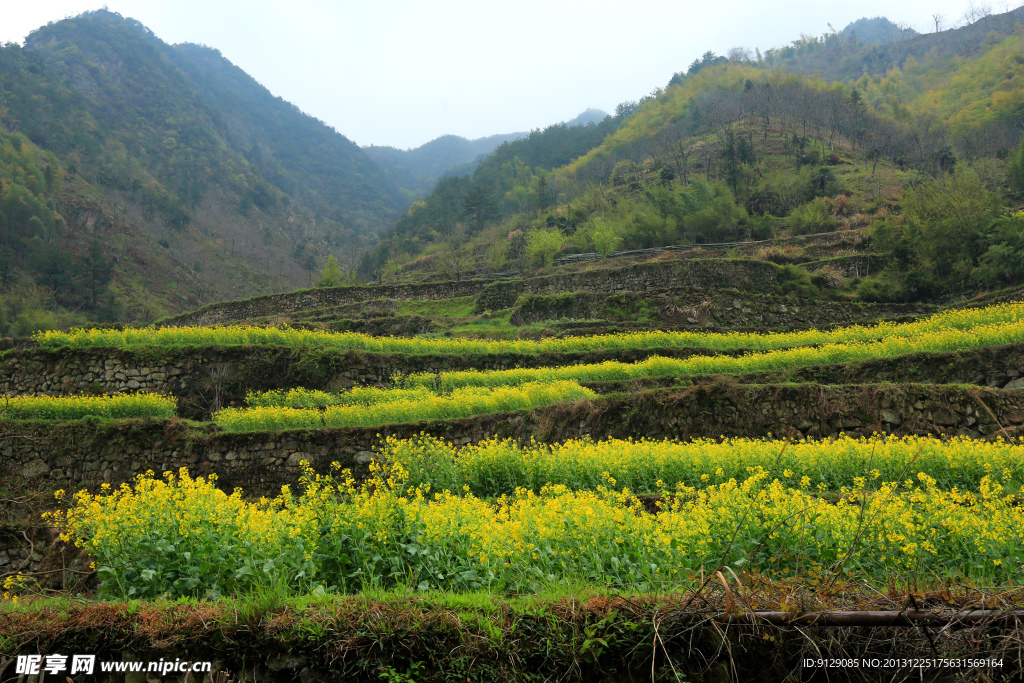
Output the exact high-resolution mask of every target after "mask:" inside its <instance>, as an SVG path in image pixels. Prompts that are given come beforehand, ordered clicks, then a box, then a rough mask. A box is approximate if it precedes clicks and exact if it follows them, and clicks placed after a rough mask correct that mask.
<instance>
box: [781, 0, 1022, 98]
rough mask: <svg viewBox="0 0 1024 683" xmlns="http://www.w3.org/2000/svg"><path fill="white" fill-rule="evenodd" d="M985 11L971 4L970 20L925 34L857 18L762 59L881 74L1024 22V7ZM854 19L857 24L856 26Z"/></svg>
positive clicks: (981, 43)
mask: <svg viewBox="0 0 1024 683" xmlns="http://www.w3.org/2000/svg"><path fill="white" fill-rule="evenodd" d="M988 12H989V10H988V9H987V8H981V6H976V5H972V6H971V9H970V10H969V17H970V18H971V19H973V21H971V22H970V23H967V24H965V25H963V26H959V27H956V28H951V29H948V30H940V31H935V32H932V33H923V34H918V33H916V32H915V31H913V30H912V29H907V30H903V31H902V32H901V31H900V29H899V27H898V26H896V25H895V24H893V23H892V22H890V21H889V20H888V19H885V18H876V19H861V20H859V21H856V22H854V23H853V24H850V25H849V26H847V27H846V28H845V29H843V31H841V32H831V33H826V34H824V35H822V36H820V37H817V36H807V35H801V37H800V39H799V40H794V41H793V42H792V43H791V44H790V45H785V46H783V47H781V48H771V49H768V50H765V51H764V53H763V54H762V56H761V61H762V63H763V65H764V66H767V67H769V68H773V69H777V68H785V69H786V70H787V71H789V72H791V73H800V74H806V75H812V74H815V73H818V74H820V75H821V76H822V77H823V78H825V79H827V80H830V81H848V80H853V79H858V78H860V77H861V76H863V75H864V74H867V75H869V76H884V75H885V74H886V73H887V72H888V71H890V70H891V69H892V68H893V67H898V68H902V67H903V66H904V64H906V63H907V60H910V59H912V60H914V62H917V63H920V62H923V61H925V60H928V59H932V58H934V57H942V58H944V59H957V58H968V57H971V56H973V55H976V54H978V53H979V52H982V51H984V50H985V49H987V47H988V46H989V45H991V44H993V43H997V42H1000V41H1001V40H1002V39H1003V38H1004V37H1006V36H1008V35H1011V34H1013V33H1014V32H1015V31H1016V30H1017V28H1016V27H1017V26H1018V25H1020V24H1022V23H1024V7H1018V8H1017V9H1014V10H1011V11H1009V12H1004V13H1002V14H990V13H988ZM864 22H866V23H864ZM858 25H860V26H861V28H860V29H857V28H854V27H856V26H858ZM940 25H941V24H940ZM862 31H864V34H863V35H862Z"/></svg>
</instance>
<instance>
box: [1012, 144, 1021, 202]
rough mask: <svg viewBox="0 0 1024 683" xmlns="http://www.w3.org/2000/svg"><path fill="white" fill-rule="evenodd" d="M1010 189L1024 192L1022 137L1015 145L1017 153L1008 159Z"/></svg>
mask: <svg viewBox="0 0 1024 683" xmlns="http://www.w3.org/2000/svg"><path fill="white" fill-rule="evenodd" d="M1010 189H1012V190H1013V191H1014V192H1024V139H1022V140H1021V141H1020V146H1019V147H1017V153H1016V154H1014V155H1013V158H1012V159H1010Z"/></svg>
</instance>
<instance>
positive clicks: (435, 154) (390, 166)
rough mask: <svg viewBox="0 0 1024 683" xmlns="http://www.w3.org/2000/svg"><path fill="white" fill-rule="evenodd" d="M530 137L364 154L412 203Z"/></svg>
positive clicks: (441, 142)
mask: <svg viewBox="0 0 1024 683" xmlns="http://www.w3.org/2000/svg"><path fill="white" fill-rule="evenodd" d="M606 116H608V114H606V113H605V112H603V111H601V110H600V109H587V110H586V111H583V112H581V113H580V114H579V115H578V116H576V117H574V118H572V119H570V120H569V121H563V122H562V123H563V124H564V125H566V126H585V125H587V124H589V123H600V122H601V121H603V120H604V119H605V117H606ZM527 135H529V133H503V134H499V135H489V136H487V137H484V138H477V139H476V140H467V139H466V138H463V137H460V136H458V135H442V136H441V137H439V138H437V139H435V140H431V141H430V142H428V143H426V144H424V145H420V146H419V147H416V148H415V149H397V148H395V147H386V146H377V145H370V146H369V147H364V148H363V151H364V152H366V154H367V156H369V157H370V158H371V159H373V160H374V161H375V162H377V164H378V165H379V166H380V167H381V168H383V169H384V171H385V172H386V173H387V174H388V176H389V177H390V178H391V179H392V180H393V181H394V182H395V184H397V185H398V187H399V188H400V189H401V190H402V192H403V193H405V195H406V196H408V197H409V198H410V199H421V198H423V197H424V196H426V195H427V194H430V192H431V190H433V189H434V185H435V184H436V183H437V181H438V179H440V178H441V176H443V175H469V174H471V173H473V171H475V170H476V167H477V166H478V165H479V163H480V162H481V161H482V160H483V159H484V157H486V156H487V155H488V154H490V153H491V152H493V151H494V149H495V148H496V147H497V146H498V145H500V144H502V143H503V142H511V141H513V140H518V139H519V138H524V137H526V136H527Z"/></svg>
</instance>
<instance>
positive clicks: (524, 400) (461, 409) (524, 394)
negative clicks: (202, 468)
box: [213, 381, 596, 432]
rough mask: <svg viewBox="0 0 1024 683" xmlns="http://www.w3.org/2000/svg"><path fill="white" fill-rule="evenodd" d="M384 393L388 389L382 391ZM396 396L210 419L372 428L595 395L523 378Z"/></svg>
mask: <svg viewBox="0 0 1024 683" xmlns="http://www.w3.org/2000/svg"><path fill="white" fill-rule="evenodd" d="M382 393H384V394H386V393H387V392H382ZM398 393H400V394H403V396H401V397H400V398H398V399H397V400H386V401H381V402H377V403H364V404H355V405H330V406H327V407H326V408H324V409H323V410H315V409H306V408H288V407H283V406H279V405H278V406H266V407H255V408H224V409H223V410H219V411H217V412H216V413H214V415H213V421H214V422H216V423H217V424H219V425H220V426H221V427H223V428H224V429H225V430H227V431H231V432H239V431H267V430H279V429H318V428H323V427H374V426H377V425H384V424H398V423H402V422H419V421H421V420H451V419H456V418H461V417H470V416H473V415H485V414H488V413H503V412H511V411H516V410H528V409H530V408H540V407H542V406H546V405H550V404H552V403H556V402H558V401H580V400H584V399H590V398H594V397H596V394H595V393H594V392H593V391H591V390H589V389H586V388H584V387H581V386H580V385H579V384H577V383H576V382H571V381H559V382H546V383H537V382H534V383H526V384H523V385H520V386H516V387H496V388H492V387H465V388H461V389H456V390H455V391H452V392H451V393H450V394H447V395H437V394H433V393H429V392H425V393H422V392H416V391H411V392H401V391H399V392H398Z"/></svg>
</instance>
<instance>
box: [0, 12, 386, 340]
mask: <svg viewBox="0 0 1024 683" xmlns="http://www.w3.org/2000/svg"><path fill="white" fill-rule="evenodd" d="M0 122H2V124H3V125H2V127H0V128H2V129H3V130H6V131H7V133H5V134H4V135H5V137H4V139H3V142H2V144H3V145H4V147H5V150H6V151H5V152H4V153H3V157H2V162H0V163H2V164H3V168H0V176H3V177H4V178H5V185H4V199H3V202H4V204H5V207H6V208H5V209H4V212H5V214H4V218H3V219H2V220H0V225H3V226H4V227H3V230H4V233H3V235H4V236H3V237H2V238H0V239H3V240H4V243H5V244H6V245H7V246H8V249H5V250H4V266H3V268H4V270H3V273H4V275H3V277H4V282H5V287H4V293H3V295H2V298H3V306H2V308H3V314H4V317H5V319H6V320H7V321H8V322H7V323H6V324H7V325H8V327H6V328H4V329H0V333H4V332H6V333H9V334H26V333H28V332H31V331H32V329H34V328H37V327H39V326H40V325H43V326H45V325H48V324H51V323H54V324H55V323H56V322H58V320H59V319H62V318H61V316H65V317H67V316H66V315H65V314H64V313H61V312H60V311H62V310H64V311H67V310H74V311H76V312H77V314H76V316H75V319H76V320H78V321H79V322H82V321H84V320H86V319H88V320H96V321H117V320H132V321H139V320H141V321H145V320H147V319H153V318H154V317H158V316H159V315H163V314H167V313H171V312H175V311H181V310H183V309H184V308H186V307H194V306H196V305H199V304H201V303H203V302H205V301H210V300H217V299H224V298H233V297H237V296H245V295H252V294H256V293H260V292H267V291H281V290H287V289H294V288H295V287H297V286H308V285H309V284H310V282H311V276H312V275H311V274H312V273H313V272H314V271H315V270H316V269H317V268H318V267H319V266H320V265H321V264H322V263H323V261H324V260H325V259H326V258H327V256H328V254H330V253H337V254H338V255H339V256H341V257H342V259H343V264H344V265H347V266H349V267H351V265H352V264H351V262H350V261H346V259H351V258H352V254H354V253H358V252H359V251H360V250H361V249H363V248H365V246H366V245H368V244H370V243H372V242H373V241H374V240H375V235H376V234H377V233H378V232H379V231H381V230H382V229H383V228H384V227H385V226H386V225H387V223H388V221H389V220H390V218H391V216H392V215H393V214H394V212H395V211H396V210H397V209H398V208H399V207H400V206H401V205H402V203H403V202H404V201H405V200H404V199H403V198H402V195H401V193H400V192H399V191H398V189H397V188H396V187H395V186H394V185H393V184H392V183H391V182H390V180H389V179H388V178H387V176H386V174H385V173H384V172H383V171H382V170H381V169H380V168H379V167H378V166H377V165H376V164H374V163H373V162H372V161H371V160H370V159H369V158H368V157H367V156H366V155H365V154H364V153H363V152H362V151H361V150H360V149H359V148H358V146H356V145H355V144H354V143H352V142H351V141H349V140H347V139H346V138H344V137H343V136H342V135H339V134H338V133H337V132H335V131H334V130H333V129H331V128H329V127H328V126H326V125H324V124H323V123H321V122H319V121H317V120H315V119H313V118H311V117H309V116H306V115H305V114H303V113H302V112H300V111H299V110H298V109H297V108H296V107H294V106H293V105H291V104H289V103H287V102H285V101H283V100H281V99H280V98H276V97H274V96H273V95H271V94H270V93H269V92H268V91H267V90H266V89H265V88H263V87H262V86H260V85H259V84H258V83H257V82H256V81H255V80H253V79H252V78H251V77H249V76H248V75H246V74H245V73H244V72H242V71H241V70H240V69H238V68H237V67H235V66H234V65H232V64H231V63H230V62H228V61H227V60H226V59H224V58H223V57H222V56H221V55H220V54H219V53H218V52H217V51H216V50H212V49H209V48H205V47H201V46H195V45H177V46H170V45H167V44H166V43H164V42H162V41H161V40H160V39H159V38H157V37H156V36H154V35H153V34H152V33H151V32H150V31H149V30H148V29H146V28H145V27H144V26H142V25H141V24H139V23H138V22H136V21H134V20H131V19H124V18H122V17H121V16H120V15H117V14H114V13H112V12H108V11H105V10H99V11H95V12H88V13H85V14H83V15H81V16H79V17H76V18H73V19H67V20H64V21H59V22H56V23H51V24H49V25H47V26H45V27H43V28H41V29H39V30H37V31H35V32H34V33H32V34H31V35H30V36H29V37H28V38H27V39H26V41H25V46H24V47H21V46H18V45H14V44H7V45H5V46H3V47H0ZM26 193H27V194H26ZM21 197H25V201H22V200H21V199H20V198H21ZM26 202H28V203H26ZM83 202H84V203H85V204H88V207H89V208H88V210H87V211H86V214H88V215H87V216H85V217H83V218H82V221H75V220H69V218H70V217H71V216H72V215H75V214H77V213H81V209H82V206H83ZM13 204H17V205H18V208H17V209H16V210H12V209H11V206H12V205H13ZM22 214H24V215H22ZM33 219H34V220H33ZM93 245H95V247H94V249H93V251H94V253H96V254H97V255H98V254H102V255H103V259H104V261H103V263H104V264H106V265H104V267H102V268H100V267H98V266H95V264H92V265H90V264H91V262H90V260H89V257H88V256H87V254H88V251H89V249H90V248H92V247H93ZM94 260H95V259H94ZM89 269H92V270H94V271H97V272H102V273H103V276H102V277H94V276H90V277H93V279H96V280H97V281H98V280H104V281H105V282H104V284H102V285H97V287H96V289H97V291H96V292H95V293H94V292H92V288H91V287H89V288H86V289H88V290H89V296H87V297H86V296H83V295H82V294H81V292H82V291H83V287H82V282H83V280H82V278H83V277H84V276H83V275H82V274H81V273H83V272H85V271H86V270H89ZM107 283H109V289H108V288H107ZM99 290H102V291H99ZM26 311H35V313H31V314H29V315H28V316H27V317H25V316H24V315H23V314H25V312H26ZM45 311H49V313H46V312H45ZM48 316H49V317H51V318H52V316H57V317H56V318H53V319H52V320H50V322H47V318H48ZM19 319H20V320H21V322H18V323H17V324H14V323H13V322H12V321H16V320H19Z"/></svg>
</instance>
